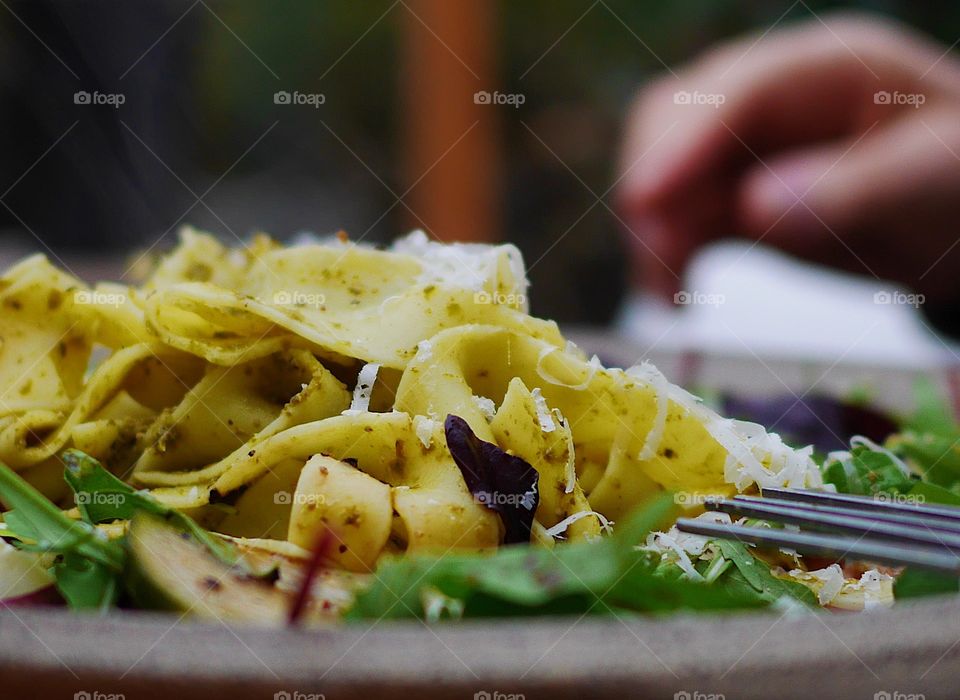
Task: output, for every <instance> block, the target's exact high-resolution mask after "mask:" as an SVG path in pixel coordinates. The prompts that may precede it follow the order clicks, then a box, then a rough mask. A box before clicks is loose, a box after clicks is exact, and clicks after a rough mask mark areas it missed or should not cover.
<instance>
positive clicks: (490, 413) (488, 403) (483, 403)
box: [473, 396, 497, 423]
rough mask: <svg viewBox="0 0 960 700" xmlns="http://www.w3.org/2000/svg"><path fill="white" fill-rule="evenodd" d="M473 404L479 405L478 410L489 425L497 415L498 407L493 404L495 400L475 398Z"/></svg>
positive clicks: (484, 397)
mask: <svg viewBox="0 0 960 700" xmlns="http://www.w3.org/2000/svg"><path fill="white" fill-rule="evenodd" d="M473 402H474V403H475V404H477V408H479V409H480V413H482V414H483V417H484V418H486V419H487V422H488V423H489V422H490V421H492V420H493V419H494V417H495V416H496V415H497V405H496V404H495V403H494V402H493V399H488V398H487V397H486V396H474V397H473Z"/></svg>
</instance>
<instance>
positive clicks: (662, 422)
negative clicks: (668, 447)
mask: <svg viewBox="0 0 960 700" xmlns="http://www.w3.org/2000/svg"><path fill="white" fill-rule="evenodd" d="M626 373H627V374H628V375H629V376H631V377H633V378H634V379H637V380H638V381H641V382H643V383H644V384H648V385H649V386H650V388H651V389H653V393H654V396H655V397H656V401H657V414H656V415H655V416H654V417H653V425H651V426H650V432H648V433H647V437H646V438H645V439H644V441H643V447H642V448H641V450H640V456H639V459H640V460H644V461H645V460H648V459H653V458H654V456H656V454H657V450H658V449H659V448H660V442H661V441H662V440H663V433H664V431H665V430H666V427H667V409H668V408H669V406H670V382H669V381H667V378H666V377H665V376H663V372H661V371H660V370H658V369H657V368H656V367H654V366H653V365H652V364H651V363H650V362H644V363H643V364H641V365H639V366H635V367H631V368H630V369H628V370H627V372H626Z"/></svg>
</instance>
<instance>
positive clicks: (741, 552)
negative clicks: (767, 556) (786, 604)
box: [713, 540, 818, 607]
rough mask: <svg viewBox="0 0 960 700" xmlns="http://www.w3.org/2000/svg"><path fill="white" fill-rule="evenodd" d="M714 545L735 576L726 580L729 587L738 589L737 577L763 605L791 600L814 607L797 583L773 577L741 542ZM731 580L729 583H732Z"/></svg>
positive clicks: (814, 599)
mask: <svg viewBox="0 0 960 700" xmlns="http://www.w3.org/2000/svg"><path fill="white" fill-rule="evenodd" d="M713 544H714V545H715V546H716V547H717V548H718V549H719V550H720V553H721V554H722V555H723V557H724V558H725V559H727V560H728V561H732V562H733V564H734V566H735V567H736V572H731V573H730V574H727V576H726V577H725V578H726V580H727V582H728V583H731V584H732V585H734V586H741V585H742V582H741V581H739V580H737V578H738V577H737V576H736V574H739V576H740V577H742V578H743V582H745V583H746V584H747V585H749V586H750V587H751V588H752V589H753V590H754V591H756V592H757V594H758V595H759V596H760V597H761V598H762V599H763V600H766V601H769V602H773V601H775V600H778V599H779V598H784V597H786V598H793V599H794V600H798V601H800V602H801V603H805V604H807V605H810V606H812V607H817V605H818V604H817V597H816V595H814V593H813V591H811V590H810V589H809V588H807V587H806V586H804V585H803V584H802V583H800V582H798V581H787V580H785V579H782V578H778V577H777V576H774V575H773V572H772V571H771V570H770V566H769V565H768V564H767V563H766V562H764V561H763V560H762V559H758V558H757V557H755V556H753V554H751V553H750V549H749V548H748V547H747V545H745V544H744V543H743V542H738V541H736V540H714V542H713ZM731 579H732V581H731Z"/></svg>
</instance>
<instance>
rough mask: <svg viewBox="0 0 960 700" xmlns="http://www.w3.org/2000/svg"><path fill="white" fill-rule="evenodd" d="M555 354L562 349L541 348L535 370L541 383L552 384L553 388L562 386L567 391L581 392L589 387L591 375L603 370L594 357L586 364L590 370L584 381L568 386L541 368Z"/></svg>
mask: <svg viewBox="0 0 960 700" xmlns="http://www.w3.org/2000/svg"><path fill="white" fill-rule="evenodd" d="M555 352H562V348H557V347H553V346H547V347H545V348H543V350H541V351H540V354H539V356H537V368H536V369H537V374H538V375H540V378H541V379H542V380H543V381H545V382H547V383H548V384H553V385H554V386H562V387H565V388H567V389H572V390H574V391H583V390H584V389H586V388H587V387H588V386H590V380H591V379H593V375H595V374H596V373H597V370H602V369H603V365H602V364H601V363H600V358H599V357H597V356H596V355H594V356H593V357H591V358H590V362H589V363H588V366H589V368H590V369H589V371H588V372H587V376H586V378H584V380H583V381H582V382H580V383H579V384H570V383H569V382H565V381H563V380H562V379H560V378H559V377H556V376H555V375H553V374H552V373H551V372H548V371H547V370H546V369H544V367H543V362H544V360H546V359H547V357H549V356H550V355H552V354H553V353H555Z"/></svg>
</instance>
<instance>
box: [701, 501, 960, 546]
mask: <svg viewBox="0 0 960 700" xmlns="http://www.w3.org/2000/svg"><path fill="white" fill-rule="evenodd" d="M706 507H707V508H709V509H711V510H718V511H721V512H724V513H730V514H734V515H742V516H746V517H749V518H760V519H761V520H775V521H779V522H783V523H791V524H793V525H800V526H802V527H804V528H810V529H814V530H820V531H825V532H842V533H847V534H853V535H864V536H870V537H872V538H874V539H876V538H880V537H882V538H884V539H885V540H887V541H890V542H899V543H901V544H908V545H909V544H912V543H916V542H921V543H924V544H929V545H931V546H933V547H942V548H943V549H945V550H946V551H948V552H950V553H952V554H957V555H960V533H955V532H945V531H936V530H931V529H929V528H928V527H926V526H925V525H924V524H923V523H912V522H911V523H909V524H907V523H899V522H888V521H885V520H883V519H881V518H878V517H876V514H872V513H868V512H867V511H857V510H849V509H847V510H846V511H843V510H841V509H839V508H831V509H830V512H825V511H826V509H821V508H810V507H806V508H804V507H800V506H798V505H797V504H795V503H793V502H791V501H777V500H771V499H759V498H757V499H749V500H748V499H739V498H734V499H732V500H720V501H709V502H707V504H706ZM837 511H839V512H837Z"/></svg>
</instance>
